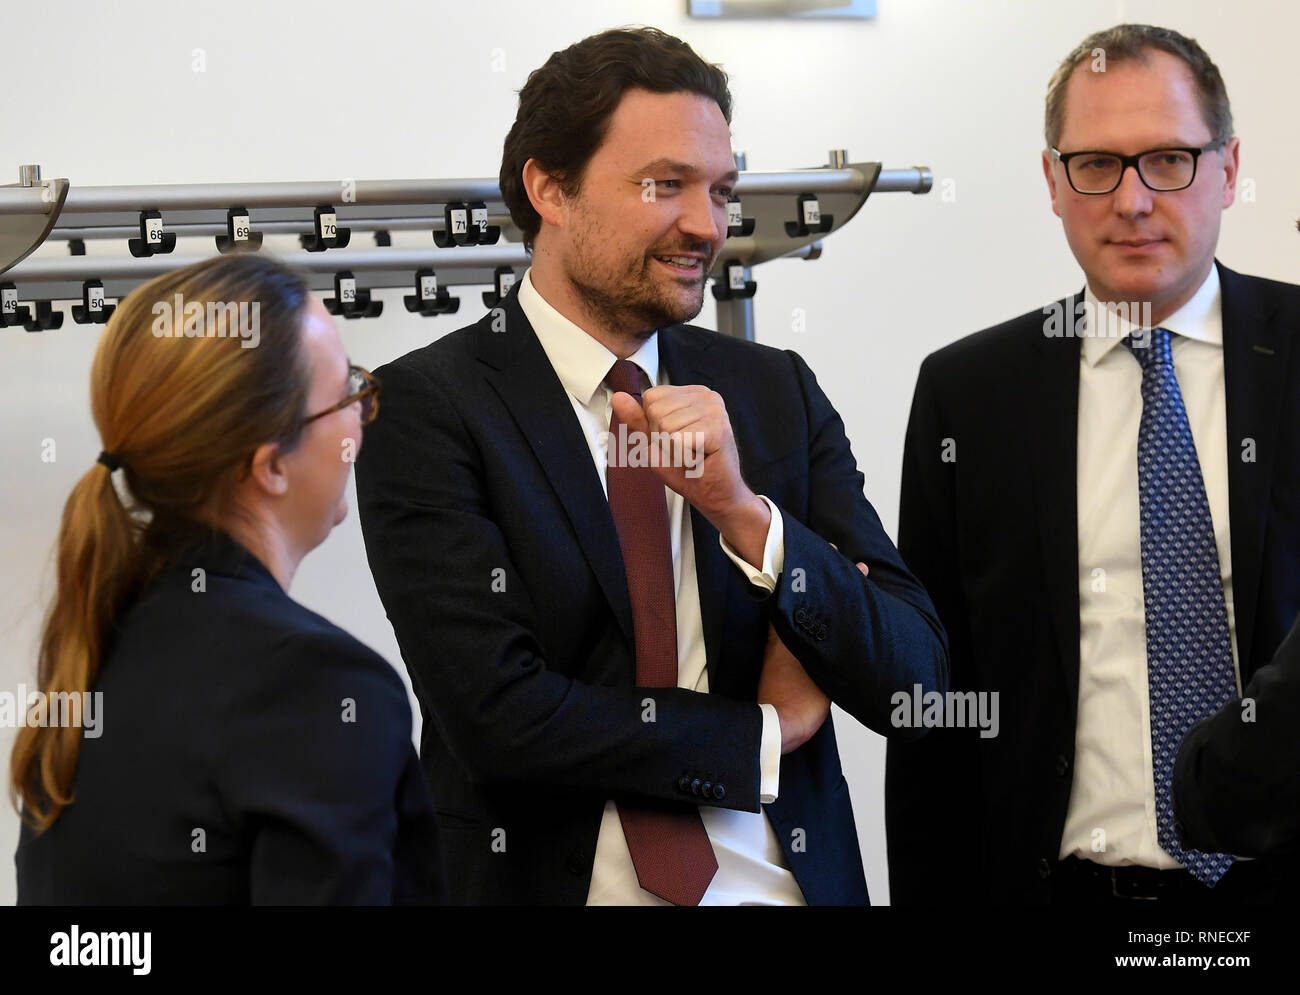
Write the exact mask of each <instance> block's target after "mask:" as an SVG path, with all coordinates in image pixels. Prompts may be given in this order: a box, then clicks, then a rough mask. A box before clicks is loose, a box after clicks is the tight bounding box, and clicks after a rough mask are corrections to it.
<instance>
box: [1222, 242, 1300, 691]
mask: <svg viewBox="0 0 1300 995" xmlns="http://www.w3.org/2000/svg"><path fill="white" fill-rule="evenodd" d="M1216 265H1218V266H1219V292H1220V298H1221V304H1222V311H1223V391H1224V400H1225V404H1226V407H1227V431H1228V507H1229V511H1228V522H1229V529H1230V532H1231V536H1232V595H1233V614H1234V616H1235V621H1236V627H1237V656H1238V659H1239V661H1240V664H1241V671H1242V680H1243V681H1245V679H1246V678H1247V677H1248V676H1249V675H1250V674H1251V673H1252V672H1253V670H1254V668H1253V667H1252V666H1250V654H1251V650H1252V648H1253V638H1252V637H1253V632H1254V623H1255V611H1256V607H1257V606H1258V604H1259V584H1260V569H1261V564H1262V560H1263V555H1264V529H1265V523H1266V520H1267V518H1268V496H1269V492H1270V490H1271V488H1272V485H1273V471H1274V466H1275V461H1274V453H1275V450H1276V448H1277V435H1278V418H1279V404H1280V400H1281V396H1282V380H1283V374H1284V372H1285V371H1286V369H1287V368H1288V356H1287V353H1288V349H1289V345H1290V339H1289V337H1288V336H1286V335H1283V334H1282V332H1281V330H1280V329H1279V328H1278V327H1277V323H1276V317H1277V315H1276V311H1275V309H1273V308H1266V307H1265V306H1264V304H1263V303H1262V302H1261V301H1260V300H1259V298H1258V296H1257V295H1254V294H1252V293H1250V291H1249V289H1248V288H1247V286H1246V283H1245V281H1244V280H1243V279H1242V277H1241V276H1240V275H1239V274H1237V273H1234V272H1233V271H1232V270H1230V269H1228V268H1227V267H1226V266H1223V265H1221V264H1218V263H1217V261H1216ZM1247 440H1254V445H1253V447H1252V446H1250V443H1249V442H1248V441H1247ZM1252 449H1253V453H1254V461H1253V462H1251V461H1248V460H1247V459H1246V458H1245V457H1246V455H1247V454H1248V453H1249V452H1250V451H1251V450H1252Z"/></svg>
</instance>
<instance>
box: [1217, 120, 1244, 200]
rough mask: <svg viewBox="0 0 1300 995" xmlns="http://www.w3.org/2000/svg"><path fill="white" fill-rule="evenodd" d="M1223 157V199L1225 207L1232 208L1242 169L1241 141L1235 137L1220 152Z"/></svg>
mask: <svg viewBox="0 0 1300 995" xmlns="http://www.w3.org/2000/svg"><path fill="white" fill-rule="evenodd" d="M1220 151H1221V153H1222V155H1223V198H1222V203H1223V206H1224V207H1231V206H1232V202H1233V200H1235V199H1236V196H1237V172H1238V170H1239V169H1240V168H1241V139H1240V138H1237V137H1236V136H1235V135H1234V136H1233V137H1232V138H1229V139H1228V143H1227V144H1226V145H1225V146H1224V147H1223V148H1222V149H1221V150H1220Z"/></svg>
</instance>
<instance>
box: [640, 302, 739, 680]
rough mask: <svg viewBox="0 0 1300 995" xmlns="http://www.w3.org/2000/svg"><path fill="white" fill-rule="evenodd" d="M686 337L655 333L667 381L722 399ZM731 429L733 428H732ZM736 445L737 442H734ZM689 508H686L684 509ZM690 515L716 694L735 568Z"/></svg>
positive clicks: (678, 332) (714, 536)
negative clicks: (696, 387) (699, 387)
mask: <svg viewBox="0 0 1300 995" xmlns="http://www.w3.org/2000/svg"><path fill="white" fill-rule="evenodd" d="M699 343H700V338H699V337H695V336H692V337H688V336H686V335H684V334H683V329H682V328H681V327H680V326H672V327H669V328H665V329H662V330H661V331H660V332H659V362H660V363H661V364H662V366H663V368H664V370H665V371H667V373H668V379H669V380H670V381H671V382H672V383H673V384H676V385H677V386H679V387H680V386H686V385H687V384H701V385H703V386H705V387H708V388H710V389H711V390H716V391H717V392H718V393H719V394H721V395H722V396H723V398H726V396H727V385H726V382H725V380H723V379H721V378H720V375H719V372H718V371H717V370H711V369H708V368H707V365H706V363H705V362H704V353H705V352H707V350H708V344H707V341H706V342H705V343H704V344H703V345H701V344H699ZM733 429H734V426H733ZM738 444H739V443H738ZM688 508H689V506H688ZM689 510H690V515H691V536H692V545H693V547H694V549H695V575H696V578H697V579H698V581H699V589H700V615H701V616H702V621H703V624H704V652H705V658H706V660H707V663H708V670H709V689H710V690H711V691H715V692H716V691H718V690H719V685H718V661H719V657H720V654H721V649H722V630H723V627H724V623H725V620H726V616H727V613H726V608H727V597H728V593H727V592H728V588H727V571H728V570H729V569H730V570H734V569H735V567H734V566H732V565H731V563H730V561H728V559H727V556H726V554H725V553H724V552H723V551H722V546H721V544H720V543H719V542H718V530H717V529H716V528H714V527H713V524H712V523H711V522H710V521H709V520H708V519H707V518H705V517H704V516H703V515H701V514H700V513H699V512H698V511H696V510H695V509H694V508H689Z"/></svg>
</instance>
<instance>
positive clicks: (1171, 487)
mask: <svg viewBox="0 0 1300 995" xmlns="http://www.w3.org/2000/svg"><path fill="white" fill-rule="evenodd" d="M1150 336H1151V340H1150V345H1149V346H1146V347H1144V344H1143V342H1142V340H1141V339H1139V340H1138V341H1137V342H1134V341H1133V336H1132V335H1130V336H1128V337H1127V338H1125V339H1124V345H1125V346H1127V347H1128V349H1129V351H1130V352H1132V353H1133V356H1134V358H1136V359H1137V361H1138V363H1139V364H1140V365H1141V366H1142V423H1141V428H1140V429H1139V431H1138V450H1137V461H1138V493H1139V499H1140V502H1141V507H1142V593H1143V600H1144V601H1145V605H1146V630H1147V633H1146V634H1147V684H1148V696H1149V699H1150V708H1151V760H1152V768H1153V772H1154V774H1155V794H1156V835H1157V838H1158V840H1159V842H1160V846H1161V847H1163V848H1164V851H1165V852H1166V853H1168V854H1169V855H1170V856H1171V857H1173V858H1174V859H1175V860H1177V861H1179V862H1180V863H1182V865H1183V866H1184V867H1186V868H1187V869H1188V870H1189V871H1191V873H1192V874H1194V875H1195V876H1196V877H1197V879H1198V880H1200V881H1203V882H1204V883H1205V884H1207V885H1209V886H1210V887H1214V885H1215V884H1217V883H1218V881H1219V879H1220V878H1221V877H1223V875H1224V874H1225V873H1226V872H1227V870H1228V868H1229V867H1230V866H1232V861H1233V858H1232V857H1231V856H1230V855H1228V854H1223V853H1203V852H1201V851H1200V850H1185V849H1183V847H1182V846H1181V845H1180V844H1179V842H1178V837H1177V836H1176V835H1175V833H1174V813H1173V802H1172V798H1171V794H1170V780H1171V778H1172V776H1173V769H1174V758H1175V756H1176V755H1177V753H1178V747H1179V745H1180V744H1181V743H1182V741H1183V737H1184V736H1185V735H1186V734H1187V731H1188V730H1189V729H1191V727H1192V726H1193V725H1195V724H1196V723H1197V722H1199V721H1200V720H1201V719H1203V718H1205V717H1206V716H1208V715H1211V714H1213V713H1214V712H1216V711H1218V709H1220V708H1221V707H1222V706H1223V705H1225V704H1226V703H1227V702H1229V701H1231V700H1232V699H1233V698H1234V697H1235V696H1236V693H1237V679H1236V675H1235V673H1234V671H1233V666H1232V637H1231V635H1230V634H1229V632H1228V610H1227V606H1226V605H1225V604H1224V600H1223V578H1222V576H1221V575H1220V573H1219V557H1218V550H1217V547H1216V546H1215V540H1214V523H1213V522H1212V521H1211V520H1210V503H1209V500H1208V499H1207V498H1206V496H1205V482H1204V480H1203V478H1202V477H1201V464H1200V461H1199V460H1197V458H1196V443H1195V442H1194V441H1193V440H1192V431H1191V426H1190V425H1189V424H1188V422H1187V410H1186V408H1184V407H1183V397H1182V394H1181V393H1180V392H1179V390H1178V379H1177V377H1176V376H1175V375H1174V361H1173V353H1172V350H1171V348H1170V341H1169V339H1170V333H1169V331H1168V330H1166V329H1164V328H1156V329H1153V330H1152V331H1151V332H1150Z"/></svg>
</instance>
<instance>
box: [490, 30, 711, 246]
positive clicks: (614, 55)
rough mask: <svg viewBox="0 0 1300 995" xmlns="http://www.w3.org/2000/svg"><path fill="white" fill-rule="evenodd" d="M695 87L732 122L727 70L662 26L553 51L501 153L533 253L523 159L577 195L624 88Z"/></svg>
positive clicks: (531, 80) (507, 191) (504, 182)
mask: <svg viewBox="0 0 1300 995" xmlns="http://www.w3.org/2000/svg"><path fill="white" fill-rule="evenodd" d="M633 87H639V88H641V89H644V90H649V91H651V92H652V93H680V92H682V91H686V92H689V93H697V94H699V95H700V96H702V97H708V98H710V99H711V100H714V101H716V102H717V104H718V107H719V108H720V109H721V110H722V116H723V117H724V118H725V119H726V121H727V123H728V124H730V123H731V91H730V90H728V89H727V74H726V73H725V72H723V71H722V70H721V69H720V68H719V67H718V66H715V65H712V64H711V63H708V62H705V61H704V60H703V59H701V58H700V57H699V56H698V55H696V54H695V51H694V50H693V49H692V48H691V46H690V45H688V44H686V42H684V41H682V40H681V39H680V38H674V37H673V36H672V35H670V34H666V33H664V32H663V31H660V30H659V29H658V28H615V29H613V30H611V31H605V32H602V33H601V34H598V35H592V36H591V37H589V38H584V39H582V41H580V42H575V43H574V44H572V45H570V46H569V47H568V48H566V49H564V50H563V51H562V52H554V53H552V55H551V57H550V58H549V59H547V60H546V63H545V64H544V65H543V66H542V67H541V68H540V69H534V70H533V71H532V73H530V74H529V76H528V81H527V82H526V83H525V84H524V88H523V89H522V90H520V91H519V112H518V113H517V114H516V115H515V123H514V125H513V126H512V127H511V128H510V133H509V134H508V135H506V140H505V146H504V148H503V149H502V152H501V176H500V181H501V196H502V199H503V200H504V201H505V204H506V207H507V208H509V210H510V216H511V218H513V219H514V222H515V224H516V225H518V226H519V230H520V231H521V232H523V236H524V246H525V247H526V248H527V249H528V250H529V251H532V247H533V240H534V239H535V238H536V237H537V232H538V229H539V228H540V227H541V224H542V219H541V217H540V216H539V215H538V214H537V211H535V210H534V209H533V205H532V202H531V201H529V199H528V193H527V191H526V190H524V163H526V162H527V161H528V160H529V159H536V160H537V162H538V164H539V165H540V166H541V167H542V169H544V170H545V171H546V172H547V173H549V174H550V175H551V176H553V177H555V178H556V180H558V181H559V183H560V187H561V189H562V190H563V191H564V194H565V196H566V197H572V196H574V195H576V194H577V192H578V190H579V189H580V188H581V185H582V174H583V171H584V170H585V169H586V167H587V163H588V162H590V161H591V157H592V155H594V154H595V152H596V149H598V148H599V147H600V143H601V142H602V141H604V139H605V133H606V131H607V130H608V128H609V119H610V117H611V116H612V115H613V113H614V109H615V108H616V107H618V103H619V101H620V100H621V99H622V97H623V92H624V91H625V90H627V89H629V88H633Z"/></svg>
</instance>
